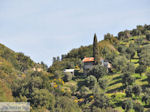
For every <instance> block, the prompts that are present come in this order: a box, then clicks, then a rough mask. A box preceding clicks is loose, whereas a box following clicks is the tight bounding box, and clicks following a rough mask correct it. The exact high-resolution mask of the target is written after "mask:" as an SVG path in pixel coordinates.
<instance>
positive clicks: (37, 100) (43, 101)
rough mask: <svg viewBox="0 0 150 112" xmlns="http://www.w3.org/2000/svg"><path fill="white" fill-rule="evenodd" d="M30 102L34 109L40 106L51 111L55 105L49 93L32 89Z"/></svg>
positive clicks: (53, 98)
mask: <svg viewBox="0 0 150 112" xmlns="http://www.w3.org/2000/svg"><path fill="white" fill-rule="evenodd" d="M30 102H31V104H32V105H33V107H35V108H37V106H40V107H45V108H47V109H48V108H50V110H53V109H54V105H55V97H54V96H53V95H52V94H51V93H49V91H48V90H47V89H37V88H34V89H33V92H32V93H31V99H30Z"/></svg>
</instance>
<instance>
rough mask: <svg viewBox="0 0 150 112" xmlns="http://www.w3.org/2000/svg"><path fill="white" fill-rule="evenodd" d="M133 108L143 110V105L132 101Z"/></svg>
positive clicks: (137, 110) (139, 111) (141, 111)
mask: <svg viewBox="0 0 150 112" xmlns="http://www.w3.org/2000/svg"><path fill="white" fill-rule="evenodd" d="M133 108H134V110H135V112H144V107H143V106H142V105H141V104H140V103H134V105H133Z"/></svg>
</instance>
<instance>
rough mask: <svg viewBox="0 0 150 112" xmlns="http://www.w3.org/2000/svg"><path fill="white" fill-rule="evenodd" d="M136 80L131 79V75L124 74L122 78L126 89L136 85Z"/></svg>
mask: <svg viewBox="0 0 150 112" xmlns="http://www.w3.org/2000/svg"><path fill="white" fill-rule="evenodd" d="M134 81H135V79H134V78H133V77H131V74H130V73H124V74H123V76H122V83H123V85H124V86H125V87H126V86H128V85H132V84H133V83H134Z"/></svg>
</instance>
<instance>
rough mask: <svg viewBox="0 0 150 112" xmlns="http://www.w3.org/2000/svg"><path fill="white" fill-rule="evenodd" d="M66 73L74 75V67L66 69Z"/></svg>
mask: <svg viewBox="0 0 150 112" xmlns="http://www.w3.org/2000/svg"><path fill="white" fill-rule="evenodd" d="M64 73H71V74H72V75H74V69H65V70H64Z"/></svg>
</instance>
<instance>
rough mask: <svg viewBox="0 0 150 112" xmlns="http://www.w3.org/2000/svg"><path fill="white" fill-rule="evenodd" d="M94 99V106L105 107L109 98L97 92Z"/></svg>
mask: <svg viewBox="0 0 150 112" xmlns="http://www.w3.org/2000/svg"><path fill="white" fill-rule="evenodd" d="M94 100H95V102H94V106H96V107H99V108H107V107H108V106H109V99H108V98H107V97H106V96H105V95H104V94H97V95H96V96H95V98H94Z"/></svg>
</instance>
